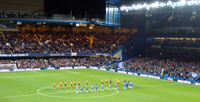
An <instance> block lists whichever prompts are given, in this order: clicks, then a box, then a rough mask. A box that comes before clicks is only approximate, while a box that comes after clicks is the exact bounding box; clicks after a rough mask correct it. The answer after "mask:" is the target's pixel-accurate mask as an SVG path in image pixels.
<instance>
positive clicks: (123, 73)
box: [118, 71, 127, 74]
mask: <svg viewBox="0 0 200 102" xmlns="http://www.w3.org/2000/svg"><path fill="white" fill-rule="evenodd" d="M118 73H123V74H127V72H125V71H118Z"/></svg>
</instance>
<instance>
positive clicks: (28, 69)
mask: <svg viewBox="0 0 200 102" xmlns="http://www.w3.org/2000/svg"><path fill="white" fill-rule="evenodd" d="M25 70H26V71H32V70H33V69H32V68H26V69H25Z"/></svg>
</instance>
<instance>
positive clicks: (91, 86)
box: [91, 84, 94, 92]
mask: <svg viewBox="0 0 200 102" xmlns="http://www.w3.org/2000/svg"><path fill="white" fill-rule="evenodd" d="M91 88H92V90H91V92H93V88H94V86H93V84H92V86H91Z"/></svg>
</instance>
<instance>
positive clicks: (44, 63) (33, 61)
mask: <svg viewBox="0 0 200 102" xmlns="http://www.w3.org/2000/svg"><path fill="white" fill-rule="evenodd" d="M115 60H116V59H115V58H26V59H23V58H22V59H20V58H18V59H0V64H17V67H18V68H44V67H49V66H51V67H66V66H102V65H105V64H107V63H111V62H112V61H115Z"/></svg>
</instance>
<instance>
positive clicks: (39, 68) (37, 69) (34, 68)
mask: <svg viewBox="0 0 200 102" xmlns="http://www.w3.org/2000/svg"><path fill="white" fill-rule="evenodd" d="M33 70H41V68H33Z"/></svg>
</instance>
